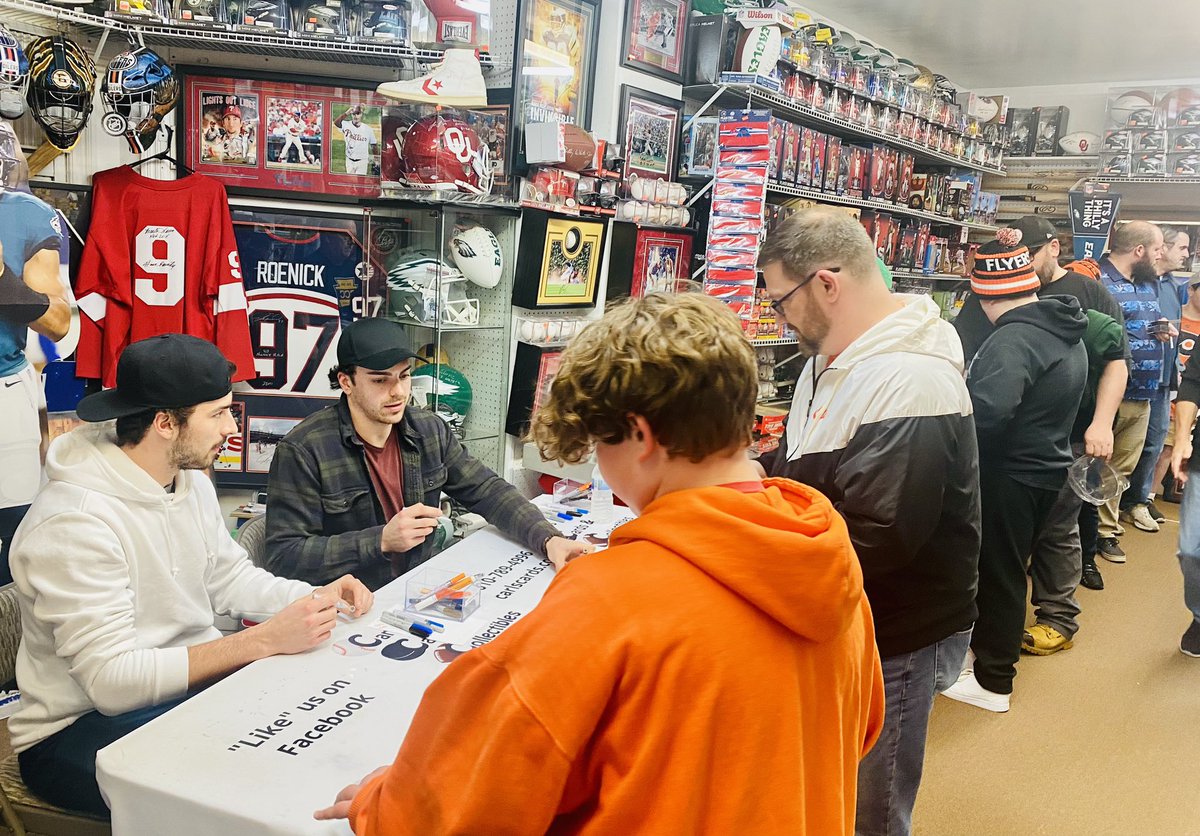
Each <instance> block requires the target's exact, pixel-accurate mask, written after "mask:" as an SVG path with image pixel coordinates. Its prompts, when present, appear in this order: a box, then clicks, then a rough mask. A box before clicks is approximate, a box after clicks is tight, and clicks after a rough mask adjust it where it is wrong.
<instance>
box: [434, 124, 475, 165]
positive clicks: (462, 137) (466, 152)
mask: <svg viewBox="0 0 1200 836" xmlns="http://www.w3.org/2000/svg"><path fill="white" fill-rule="evenodd" d="M442 143H443V144H444V145H445V146H446V150H447V151H449V152H450V153H451V154H453V155H454V159H456V160H458V161H459V162H460V163H466V162H470V161H471V157H472V156H474V152H473V151H472V150H471V141H470V140H469V139H467V135H466V134H464V133H463V132H462V128H459V127H457V126H451V127H449V128H446V130H445V131H443V132H442Z"/></svg>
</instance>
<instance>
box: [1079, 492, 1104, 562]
mask: <svg viewBox="0 0 1200 836" xmlns="http://www.w3.org/2000/svg"><path fill="white" fill-rule="evenodd" d="M1099 543H1100V509H1099V508H1098V507H1097V506H1095V505H1093V504H1092V503H1090V502H1083V503H1081V504H1080V506H1079V550H1080V554H1082V555H1083V565H1084V566H1095V565H1096V549H1098V548H1099Z"/></svg>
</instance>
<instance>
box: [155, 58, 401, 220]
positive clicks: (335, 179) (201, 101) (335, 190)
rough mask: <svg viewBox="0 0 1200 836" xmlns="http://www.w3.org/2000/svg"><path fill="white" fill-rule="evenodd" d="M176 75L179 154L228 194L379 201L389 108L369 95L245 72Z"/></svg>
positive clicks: (193, 71) (183, 72) (203, 71)
mask: <svg viewBox="0 0 1200 836" xmlns="http://www.w3.org/2000/svg"><path fill="white" fill-rule="evenodd" d="M180 73H181V75H183V92H184V95H183V102H182V107H183V113H182V117H181V120H182V129H181V130H179V131H177V132H176V137H177V142H178V144H179V148H178V149H177V151H178V156H179V158H180V159H181V160H183V161H184V162H185V163H186V164H187V165H188V166H190V167H191V168H193V169H195V170H196V171H198V172H201V173H203V174H207V175H209V176H211V177H215V178H217V179H218V180H220V181H222V182H223V183H224V184H225V186H226V187H227V188H228V189H229V191H230V192H231V193H232V194H247V195H263V196H266V195H271V194H273V193H278V192H289V193H294V192H303V193H306V194H317V195H321V196H322V197H324V198H326V199H332V200H340V201H351V200H354V199H357V198H360V197H375V196H378V194H379V155H380V150H381V148H382V145H381V137H380V134H381V127H382V126H381V115H382V112H383V106H384V105H385V104H386V103H387V102H386V100H385V99H383V98H382V97H381V96H379V95H377V94H376V93H375V91H374V90H372V89H359V88H354V87H340V86H339V87H331V86H328V85H325V84H319V83H317V82H316V81H315V80H310V79H305V78H298V77H291V78H282V77H269V76H266V75H262V74H256V73H249V72H239V73H238V74H236V75H230V74H214V73H213V71H211V70H207V69H197V68H186V69H181V71H180Z"/></svg>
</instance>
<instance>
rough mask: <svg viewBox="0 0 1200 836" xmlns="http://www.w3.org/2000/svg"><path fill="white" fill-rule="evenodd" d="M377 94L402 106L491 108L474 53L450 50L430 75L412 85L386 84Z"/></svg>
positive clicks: (392, 82) (411, 81)
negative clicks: (413, 104) (399, 102)
mask: <svg viewBox="0 0 1200 836" xmlns="http://www.w3.org/2000/svg"><path fill="white" fill-rule="evenodd" d="M375 91H376V92H377V93H379V95H381V96H386V97H388V98H389V99H396V100H397V101H401V102H416V103H418V104H435V105H436V104H440V105H448V106H454V107H482V106H483V105H486V104H487V85H485V84H484V83H483V70H482V69H481V68H480V66H479V58H478V57H477V56H476V55H475V50H473V49H448V50H446V54H445V55H443V56H442V60H441V61H439V62H438V63H436V64H434V65H433V67H431V68H430V70H429V73H428V74H426V75H423V76H421V77H420V78H412V79H409V80H408V81H385V82H384V83H383V84H380V85H379V86H378V87H377V88H375Z"/></svg>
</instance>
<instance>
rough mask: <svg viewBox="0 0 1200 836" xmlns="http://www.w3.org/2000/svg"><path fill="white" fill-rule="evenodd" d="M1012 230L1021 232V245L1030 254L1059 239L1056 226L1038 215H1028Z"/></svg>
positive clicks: (1015, 224) (1014, 225) (1013, 226)
mask: <svg viewBox="0 0 1200 836" xmlns="http://www.w3.org/2000/svg"><path fill="white" fill-rule="evenodd" d="M1012 228H1013V229H1019V230H1020V231H1021V243H1022V244H1023V245H1024V246H1025V248H1026V249H1028V250H1029V252H1030V254H1033V253H1034V252H1035V251H1036V250H1037V249H1038V248H1040V247H1044V246H1046V244H1049V243H1050V242H1051V241H1053V240H1054V239H1055V238H1057V237H1058V233H1057V232H1056V231H1055V230H1054V224H1052V223H1050V222H1049V221H1048V220H1046V219H1045V218H1043V217H1040V216H1038V215H1026V216H1025V217H1023V218H1021V219H1020V220H1019V221H1017V222H1016V223H1014V224H1013V225H1012Z"/></svg>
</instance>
